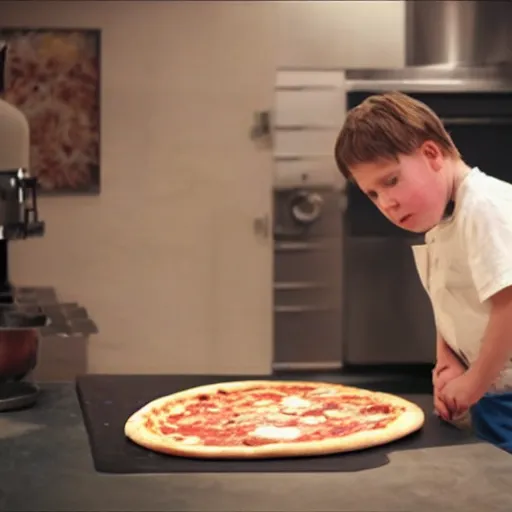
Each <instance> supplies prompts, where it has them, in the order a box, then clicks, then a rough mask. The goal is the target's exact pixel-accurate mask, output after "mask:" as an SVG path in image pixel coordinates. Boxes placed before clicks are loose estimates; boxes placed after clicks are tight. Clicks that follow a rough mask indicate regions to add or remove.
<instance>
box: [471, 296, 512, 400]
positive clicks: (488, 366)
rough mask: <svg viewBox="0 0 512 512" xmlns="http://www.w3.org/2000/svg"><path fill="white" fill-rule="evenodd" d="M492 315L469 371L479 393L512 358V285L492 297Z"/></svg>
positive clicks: (480, 393) (483, 390) (483, 391)
mask: <svg viewBox="0 0 512 512" xmlns="http://www.w3.org/2000/svg"><path fill="white" fill-rule="evenodd" d="M490 302H491V314H490V318H489V323H488V325H487V329H486V331H485V334H484V338H483V341H482V348H481V349H480V354H479V355H478V358H477V359H476V361H475V362H474V363H473V364H472V365H471V367H470V369H469V370H468V371H467V374H468V377H470V378H471V380H472V382H473V383H474V385H475V388H476V389H475V392H476V393H478V395H483V394H484V393H485V392H486V391H487V390H488V389H489V387H490V386H491V385H492V383H493V382H494V381H495V380H496V379H497V378H498V377H499V375H500V373H501V371H502V370H503V368H504V367H505V365H506V363H507V362H508V361H509V360H510V358H511V357H512V286H509V287H507V288H505V289H503V290H501V291H500V292H498V293H496V294H495V295H494V296H493V297H491V299H490Z"/></svg>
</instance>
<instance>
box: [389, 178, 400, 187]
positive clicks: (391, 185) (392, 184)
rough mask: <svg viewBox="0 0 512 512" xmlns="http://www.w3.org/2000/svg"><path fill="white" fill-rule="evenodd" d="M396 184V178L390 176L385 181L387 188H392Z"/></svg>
mask: <svg viewBox="0 0 512 512" xmlns="http://www.w3.org/2000/svg"><path fill="white" fill-rule="evenodd" d="M397 183H398V176H391V178H389V179H387V180H386V186H387V187H393V186H394V185H396V184H397Z"/></svg>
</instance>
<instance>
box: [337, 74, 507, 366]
mask: <svg viewBox="0 0 512 512" xmlns="http://www.w3.org/2000/svg"><path fill="white" fill-rule="evenodd" d="M344 84H345V89H344V96H345V101H346V108H347V110H348V109H350V108H352V107H354V106H356V105H357V104H359V103H360V102H361V101H363V100H364V99H365V98H366V97H367V96H369V95H371V94H375V93H380V92H384V91H391V90H399V91H402V92H405V93H407V94H409V95H411V96H413V97H415V98H418V99H419V100H421V101H423V102H424V103H426V104H427V105H429V106H430V107H431V108H432V109H433V110H434V111H435V112H436V113H437V114H438V115H439V116H440V117H441V119H442V120H443V122H444V124H445V126H446V127H447V129H448V131H449V132H450V134H451V136H452V137H453V140H454V142H455V144H456V145H457V146H458V148H459V150H460V151H461V153H462V157H463V158H464V160H465V161H466V162H467V163H468V165H470V166H478V167H480V169H481V170H482V171H484V172H485V173H487V174H490V175H493V176H496V177H498V178H501V179H503V180H505V181H508V182H512V166H511V165H510V162H509V154H510V153H509V146H510V144H511V141H512V78H511V77H510V75H509V73H508V72H507V71H506V68H500V67H492V68H489V67H486V68H474V67H473V68H459V69H443V68H429V67H421V68H405V69H397V70H358V71H347V72H345V80H344ZM345 194H346V203H347V209H346V211H345V213H344V216H343V229H342V233H343V247H344V258H343V273H342V275H343V279H342V282H343V291H342V297H343V322H342V325H343V332H342V346H343V350H342V353H343V363H344V365H358V364H364V365H368V364H411V363H420V364H421V363H433V362H434V358H435V327H434V321H433V315H432V311H431V307H430V303H429V301H428V299H427V297H426V294H425V293H424V291H423V289H422V288H421V285H420V283H419V279H418V277H417V273H416V269H415V267H414V263H413V259H412V254H411V249H410V246H411V244H413V243H418V242H420V243H421V242H422V237H418V236H414V235H411V234H408V233H407V232H406V231H404V230H401V229H399V228H397V227H395V226H394V225H392V224H391V223H390V222H389V221H387V219H385V218H384V217H383V216H382V214H380V212H378V210H377V208H376V207H375V206H374V205H373V203H372V202H371V201H370V200H369V199H368V198H367V197H366V196H364V195H363V194H362V193H361V192H360V191H359V189H358V188H357V187H356V186H355V185H353V184H350V183H349V184H347V187H346V189H345Z"/></svg>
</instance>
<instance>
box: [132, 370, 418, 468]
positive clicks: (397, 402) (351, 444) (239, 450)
mask: <svg viewBox="0 0 512 512" xmlns="http://www.w3.org/2000/svg"><path fill="white" fill-rule="evenodd" d="M304 385H308V386H311V385H316V386H318V388H322V389H332V390H333V391H336V392H338V393H345V394H351V395H359V396H368V397H370V398H371V399H372V400H374V401H376V402H383V403H385V404H389V405H391V406H397V407H402V408H404V409H405V412H403V413H401V414H400V415H399V416H398V418H397V419H396V420H394V421H393V422H391V423H390V424H389V425H387V426H386V427H384V428H381V429H378V430H367V431H360V432H356V433H353V434H348V435H344V436H340V437H338V438H329V439H324V440H321V441H300V442H293V441H289V442H286V443H279V442H276V443H273V444H265V445H261V446H204V445H201V444H197V443H194V442H192V441H191V440H188V441H187V439H185V441H177V440H175V439H173V438H172V437H171V436H160V435H157V434H155V433H154V432H152V431H151V430H148V429H147V428H146V427H145V423H146V421H147V419H148V414H150V412H151V411H152V410H154V409H155V408H156V409H158V408H159V407H162V406H164V405H167V406H169V405H170V404H172V402H175V401H177V400H182V399H187V398H192V397H196V396H197V395H200V394H201V395H202V394H206V395H215V394H216V393H217V391H218V390H225V391H228V392H229V391H235V390H247V391H249V390H250V389H251V388H253V387H255V386H258V387H260V386H264V387H267V388H272V387H279V388H282V387H286V386H304ZM424 422H425V414H424V412H423V410H422V409H421V408H420V407H418V406H417V405H416V404H414V403H412V402H409V401H408V400H405V399H403V398H401V397H398V396H395V395H392V394H388V393H382V392H375V391H370V390H366V389H362V388H356V387H351V386H345V385H342V384H332V383H325V382H316V381H265V380H260V381H235V382H220V383H216V384H207V385H203V386H198V387H195V388H190V389H186V390H184V391H179V392H177V393H173V394H171V395H168V396H162V397H160V398H157V399H155V400H153V401H151V402H149V403H148V404H146V405H145V406H143V407H142V408H141V409H139V410H138V411H136V412H135V413H133V414H132V415H131V416H130V417H129V418H128V420H127V422H126V424H125V428H124V433H125V435H126V436H127V437H128V438H129V439H130V440H132V441H133V442H135V443H136V444H139V445H141V446H143V447H145V448H148V449H150V450H154V451H157V452H161V453H165V454H169V455H177V456H184V457H195V458H205V459H208V458H212V459H215V458H234V459H238V458H240V459H257V458H282V457H303V456H316V455H328V454H334V453H343V452H349V451H356V450H362V449H367V448H371V447H375V446H379V445H383V444H387V443H390V442H392V441H396V440H398V439H400V438H402V437H405V436H407V435H409V434H412V433H413V432H415V431H417V430H419V429H420V428H421V427H422V426H423V425H424Z"/></svg>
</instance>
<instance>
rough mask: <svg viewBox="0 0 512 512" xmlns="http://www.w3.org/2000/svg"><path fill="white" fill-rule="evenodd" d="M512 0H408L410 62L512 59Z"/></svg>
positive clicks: (477, 63)
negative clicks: (511, 27)
mask: <svg viewBox="0 0 512 512" xmlns="http://www.w3.org/2000/svg"><path fill="white" fill-rule="evenodd" d="M511 22H512V2H511V1H510V0H502V1H496V0H474V1H471V0H463V1H461V0H438V1H436V0H405V41H406V52H405V53H406V62H405V64H406V66H437V67H445V68H458V67H463V68H467V67H470V68H473V67H488V66H491V67H493V66H498V67H499V66H503V65H505V66H506V65H509V64H511V63H512V43H511V42H512V35H511V34H512V32H511V31H510V25H511Z"/></svg>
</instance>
